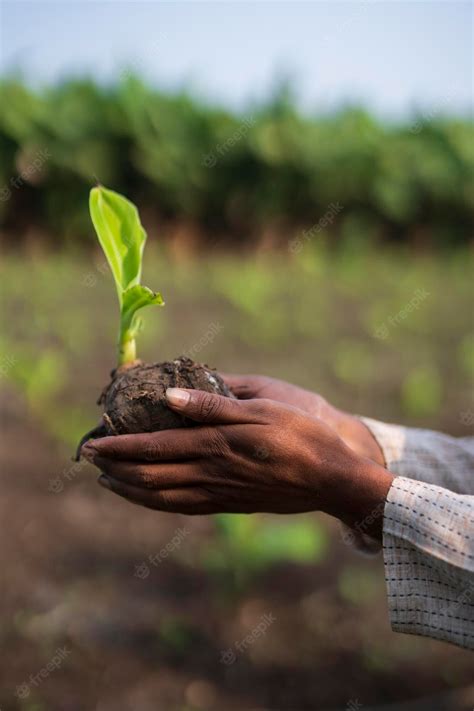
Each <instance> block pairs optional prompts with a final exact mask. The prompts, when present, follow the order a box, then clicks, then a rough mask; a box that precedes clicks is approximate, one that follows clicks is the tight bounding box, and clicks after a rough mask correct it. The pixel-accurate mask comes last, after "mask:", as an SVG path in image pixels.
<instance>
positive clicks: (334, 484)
mask: <svg viewBox="0 0 474 711" xmlns="http://www.w3.org/2000/svg"><path fill="white" fill-rule="evenodd" d="M167 399H168V404H169V406H170V407H171V408H172V409H173V410H175V411H176V412H179V413H181V414H183V415H186V417H189V418H191V419H193V420H195V421H197V422H199V423H201V426H199V427H192V428H183V429H175V430H165V431H161V432H154V433H146V434H133V435H121V436H114V437H105V438H103V439H99V440H94V441H92V442H89V443H87V444H86V445H85V446H84V447H83V449H82V452H83V454H84V456H86V457H87V458H88V459H90V460H91V461H93V462H94V464H95V465H96V466H97V467H99V468H100V469H101V470H102V472H103V473H104V474H103V476H101V477H100V478H99V482H100V483H101V484H102V485H103V486H105V487H106V488H109V489H111V490H112V491H113V492H115V493H116V494H118V495H120V496H123V497H125V498H126V499H128V500H129V501H132V502H134V503H137V504H141V505H143V506H147V507H149V508H153V509H158V510H162V511H172V512H177V513H185V514H210V513H218V512H222V513H253V512H259V511H260V512H274V513H299V512H303V511H313V510H321V511H324V512H326V513H329V514H331V515H334V516H337V517H338V518H340V519H341V520H343V521H344V522H345V523H348V524H349V525H350V524H351V523H354V522H357V521H359V520H362V518H364V517H365V516H366V515H367V513H368V512H371V511H373V510H374V509H375V508H376V507H377V506H380V502H381V501H383V500H384V498H385V496H386V493H387V492H388V489H389V487H390V483H391V480H392V477H391V475H390V474H388V472H386V471H385V470H384V469H382V468H381V467H379V466H377V465H376V464H374V463H373V462H370V461H368V460H367V459H363V458H361V457H359V456H357V455H356V453H355V452H354V451H353V450H351V449H350V448H349V447H347V446H346V445H345V444H344V442H343V441H342V440H341V439H340V437H339V436H338V435H337V433H336V432H335V431H334V430H332V429H331V428H329V427H328V426H327V425H325V424H324V423H323V422H322V421H320V420H319V419H317V418H315V417H312V416H309V415H307V414H305V413H304V412H302V411H301V410H298V409H297V408H293V407H290V406H287V405H282V404H278V403H276V402H274V401H271V400H265V399H255V400H248V401H239V400H232V399H229V398H225V397H221V396H219V395H213V394H210V393H205V392H201V391H196V390H178V389H175V388H172V389H169V390H168V391H167ZM374 525H377V526H379V525H380V526H381V523H380V521H378V522H376V523H375V524H374ZM375 535H376V534H375Z"/></svg>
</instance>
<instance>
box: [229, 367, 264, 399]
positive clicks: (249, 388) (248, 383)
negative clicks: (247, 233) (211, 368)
mask: <svg viewBox="0 0 474 711" xmlns="http://www.w3.org/2000/svg"><path fill="white" fill-rule="evenodd" d="M221 376H222V377H223V379H224V381H225V383H226V384H227V385H228V386H229V388H230V389H231V390H232V392H233V393H234V395H236V396H237V397H238V398H240V399H241V400H249V399H250V398H254V397H257V396H258V392H259V390H260V389H261V387H262V376H260V375H236V374H234V373H221Z"/></svg>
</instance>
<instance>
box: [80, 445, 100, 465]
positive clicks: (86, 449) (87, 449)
mask: <svg viewBox="0 0 474 711" xmlns="http://www.w3.org/2000/svg"><path fill="white" fill-rule="evenodd" d="M81 455H82V456H83V457H84V459H87V461H88V462H91V464H94V459H95V458H96V456H97V450H96V449H95V447H93V446H92V445H91V444H89V443H88V442H87V443H86V444H84V445H83V447H82V449H81Z"/></svg>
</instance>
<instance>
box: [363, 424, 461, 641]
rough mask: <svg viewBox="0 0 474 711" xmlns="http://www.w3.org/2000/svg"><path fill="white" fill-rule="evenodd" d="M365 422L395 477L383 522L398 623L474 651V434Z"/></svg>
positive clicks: (399, 626) (392, 601)
mask: <svg viewBox="0 0 474 711" xmlns="http://www.w3.org/2000/svg"><path fill="white" fill-rule="evenodd" d="M364 422H365V424H366V425H367V427H368V428H369V429H370V430H371V432H372V434H373V435H374V437H375V438H376V440H377V441H378V443H379V445H380V447H381V449H382V451H383V454H384V457H385V462H386V466H387V469H389V471H391V472H392V473H393V474H395V475H396V478H395V479H394V480H393V483H392V486H391V488H390V491H389V494H388V497H387V501H386V504H385V508H384V525H383V555H384V565H385V574H386V581H387V595H388V603H389V614H390V622H391V625H392V628H393V629H394V630H395V631H397V632H404V633H411V634H418V635H423V636H427V637H433V638H435V639H439V640H444V641H448V642H452V643H454V644H457V645H459V646H461V647H466V648H468V649H474V438H468V437H464V438H459V439H457V438H454V437H449V436H447V435H443V434H441V433H437V432H432V431H429V430H418V429H409V428H404V427H399V426H397V425H387V424H384V423H380V422H376V421H374V420H368V419H365V418H364Z"/></svg>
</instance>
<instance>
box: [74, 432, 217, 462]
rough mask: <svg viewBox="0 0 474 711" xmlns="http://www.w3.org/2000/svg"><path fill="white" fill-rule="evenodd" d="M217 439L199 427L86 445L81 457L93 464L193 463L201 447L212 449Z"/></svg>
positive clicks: (148, 433) (104, 438)
mask: <svg viewBox="0 0 474 711" xmlns="http://www.w3.org/2000/svg"><path fill="white" fill-rule="evenodd" d="M204 430H205V431H204ZM216 437H217V433H215V432H214V433H213V432H212V431H211V430H210V428H201V427H196V428H189V429H187V428H180V429H174V430H163V431H161V432H146V433H145V432H144V433H142V434H126V435H115V436H112V437H102V439H100V440H94V441H92V442H88V443H87V444H85V445H84V446H83V447H82V455H83V456H84V457H85V458H86V459H88V460H89V461H91V462H92V463H95V460H96V458H97V457H105V458H107V459H125V460H137V461H144V462H147V461H148V462H152V461H175V460H183V459H195V458H196V457H198V456H199V455H201V454H202V453H203V452H204V443H207V445H208V446H211V448H212V447H213V443H214V439H216ZM216 445H217V442H216Z"/></svg>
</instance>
